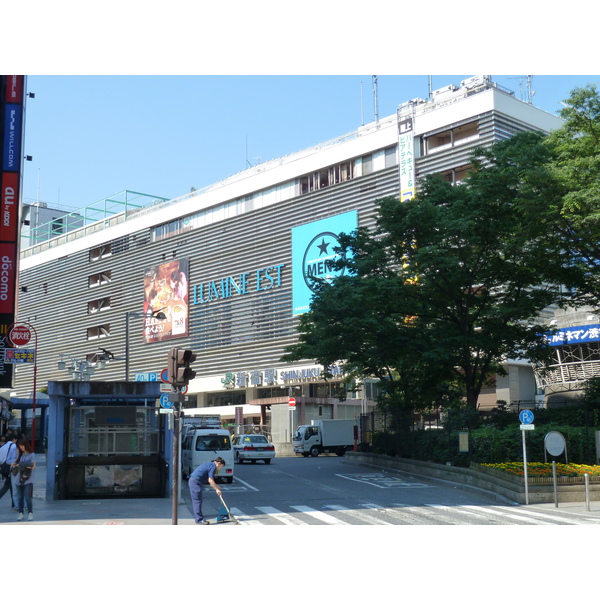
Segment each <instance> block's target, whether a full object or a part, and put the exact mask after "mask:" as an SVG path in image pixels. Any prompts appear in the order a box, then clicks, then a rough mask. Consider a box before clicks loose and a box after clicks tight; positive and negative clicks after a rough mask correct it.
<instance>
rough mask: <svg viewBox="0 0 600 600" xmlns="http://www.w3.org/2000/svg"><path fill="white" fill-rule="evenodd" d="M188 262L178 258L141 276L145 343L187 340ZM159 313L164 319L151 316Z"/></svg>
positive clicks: (148, 270) (151, 268)
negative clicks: (184, 338) (142, 280)
mask: <svg viewBox="0 0 600 600" xmlns="http://www.w3.org/2000/svg"><path fill="white" fill-rule="evenodd" d="M188 293H189V286H188V260H187V259H186V258H180V259H179V260H172V261H169V262H167V263H162V264H160V265H157V266H154V267H148V268H147V269H146V271H145V273H144V314H145V315H146V317H145V318H144V340H145V341H146V343H151V342H162V341H164V340H168V339H172V338H179V337H187V335H188V319H189V312H188ZM159 312H162V313H164V315H165V317H166V318H165V319H157V318H156V317H153V316H151V315H152V314H154V315H156V314H157V313H159Z"/></svg>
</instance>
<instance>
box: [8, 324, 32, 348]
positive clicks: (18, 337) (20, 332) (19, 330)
mask: <svg viewBox="0 0 600 600" xmlns="http://www.w3.org/2000/svg"><path fill="white" fill-rule="evenodd" d="M8 339H9V340H10V343H11V344H12V345H13V346H25V345H27V344H28V343H29V340H30V339H31V331H29V329H28V328H27V327H24V326H23V325H17V326H15V327H13V328H12V329H11V330H10V333H9V334H8Z"/></svg>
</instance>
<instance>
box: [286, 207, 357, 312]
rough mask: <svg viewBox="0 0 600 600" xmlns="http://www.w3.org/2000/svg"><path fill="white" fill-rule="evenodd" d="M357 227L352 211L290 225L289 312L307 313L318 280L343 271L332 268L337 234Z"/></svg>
mask: <svg viewBox="0 0 600 600" xmlns="http://www.w3.org/2000/svg"><path fill="white" fill-rule="evenodd" d="M357 226H358V213H357V212H356V211H355V210H353V211H350V212H347V213H342V214H340V215H335V216H334V217H328V218H326V219H321V220H319V221H314V222H313V223H307V224H306V225H300V226H299V227H294V228H292V313H293V314H294V315H299V314H302V313H305V312H308V310H309V308H310V300H311V298H312V295H313V293H314V291H315V286H316V284H317V283H318V282H319V281H322V280H325V281H328V280H332V279H334V278H335V277H338V276H339V275H342V274H343V272H341V271H336V270H335V269H334V268H333V262H334V261H335V260H336V259H337V258H338V254H336V252H335V250H334V248H336V247H338V246H339V234H340V233H352V232H353V231H354V230H355V229H356V228H357Z"/></svg>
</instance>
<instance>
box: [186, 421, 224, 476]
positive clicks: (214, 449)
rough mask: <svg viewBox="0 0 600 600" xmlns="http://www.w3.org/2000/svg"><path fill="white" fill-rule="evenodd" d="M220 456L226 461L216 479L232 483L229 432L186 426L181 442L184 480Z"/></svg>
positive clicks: (191, 425)
mask: <svg viewBox="0 0 600 600" xmlns="http://www.w3.org/2000/svg"><path fill="white" fill-rule="evenodd" d="M218 456H220V457H221V458H222V459H224V460H225V466H224V467H222V468H221V470H220V471H217V475H216V477H215V479H217V480H222V481H225V482H226V483H232V482H233V448H232V446H231V435H230V434H229V431H228V430H227V429H216V428H213V427H198V426H195V425H193V424H190V425H188V424H185V425H184V435H183V441H182V442H181V473H182V476H183V477H184V478H186V479H187V478H188V477H189V476H190V474H191V472H192V471H193V470H194V469H195V468H196V467H199V466H200V465H201V464H203V463H207V462H210V461H211V460H215V458H217V457H218Z"/></svg>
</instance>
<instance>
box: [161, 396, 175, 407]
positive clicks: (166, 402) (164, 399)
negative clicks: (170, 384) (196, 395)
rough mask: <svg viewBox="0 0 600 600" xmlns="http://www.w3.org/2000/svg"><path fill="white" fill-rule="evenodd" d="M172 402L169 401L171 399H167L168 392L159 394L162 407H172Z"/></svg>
mask: <svg viewBox="0 0 600 600" xmlns="http://www.w3.org/2000/svg"><path fill="white" fill-rule="evenodd" d="M174 404H175V403H174V402H171V400H170V399H169V394H168V393H166V394H161V395H160V405H161V406H162V407H163V408H173V405H174Z"/></svg>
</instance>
